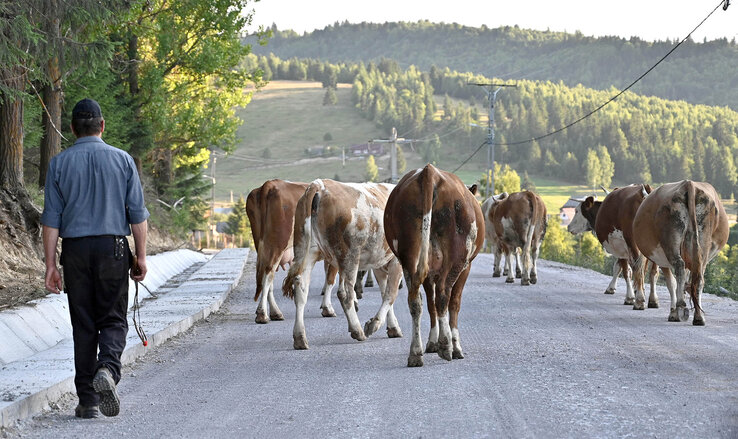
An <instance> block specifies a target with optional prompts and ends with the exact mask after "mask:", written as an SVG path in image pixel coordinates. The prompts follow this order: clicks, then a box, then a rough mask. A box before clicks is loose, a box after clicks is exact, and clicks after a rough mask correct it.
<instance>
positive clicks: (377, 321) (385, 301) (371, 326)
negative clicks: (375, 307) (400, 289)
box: [364, 261, 397, 337]
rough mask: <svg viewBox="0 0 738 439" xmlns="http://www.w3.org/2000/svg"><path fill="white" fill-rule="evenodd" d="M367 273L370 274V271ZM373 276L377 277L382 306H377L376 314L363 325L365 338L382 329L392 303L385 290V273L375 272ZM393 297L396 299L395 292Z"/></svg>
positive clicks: (387, 291) (389, 294)
mask: <svg viewBox="0 0 738 439" xmlns="http://www.w3.org/2000/svg"><path fill="white" fill-rule="evenodd" d="M393 262H395V261H393ZM367 272H368V273H371V272H370V271H367ZM375 276H376V277H377V283H379V290H380V291H381V292H382V304H381V305H380V306H379V311H377V314H375V315H374V317H372V318H370V319H369V320H368V321H367V322H366V323H365V324H364V335H366V336H367V337H369V336H371V335H372V334H374V333H375V332H377V331H378V330H379V328H381V327H382V324H384V320H385V319H386V318H387V313H388V312H389V309H390V306H391V304H390V302H392V301H394V300H393V299H392V297H391V293H390V291H389V290H388V289H387V272H386V271H385V270H383V269H379V270H375ZM395 297H397V292H395Z"/></svg>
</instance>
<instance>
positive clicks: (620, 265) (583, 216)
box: [567, 185, 659, 308]
mask: <svg viewBox="0 0 738 439" xmlns="http://www.w3.org/2000/svg"><path fill="white" fill-rule="evenodd" d="M646 187H648V191H650V190H651V189H650V186H647V185H646V186H644V187H643V190H644V191H646ZM615 189H617V188H615ZM608 194H610V192H608ZM574 201H578V200H574ZM600 206H602V201H598V200H596V199H595V197H587V198H585V199H584V200H582V201H580V203H579V205H578V206H577V207H576V209H575V213H574V217H573V218H572V220H571V222H570V223H569V226H568V227H567V230H568V231H569V233H571V234H573V235H577V234H580V233H584V232H590V231H591V232H594V231H595V227H596V220H597V215H598V213H599V210H600ZM631 223H632V221H631ZM595 236H596V234H595ZM646 266H647V267H648V262H647V265H646ZM621 272H623V273H624V274H623V277H624V278H625V283H626V288H627V290H628V293H627V294H626V301H625V304H626V305H632V304H633V301H634V300H633V299H634V298H635V295H634V294H633V287H632V285H631V283H630V276H631V274H632V271H631V269H630V266H629V264H628V260H627V259H617V260H616V261H615V263H614V264H613V266H612V280H611V281H610V284H609V285H608V286H607V289H606V290H605V294H615V291H616V288H617V281H618V276H620V273H621ZM657 274H658V267H657V266H656V265H655V264H653V263H651V269H650V274H649V279H650V284H651V292H650V295H649V297H648V307H649V308H658V307H659V301H658V297H657V295H656V276H657ZM628 297H630V298H631V300H630V301H629V300H628Z"/></svg>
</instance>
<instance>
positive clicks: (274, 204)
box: [246, 179, 336, 323]
mask: <svg viewBox="0 0 738 439" xmlns="http://www.w3.org/2000/svg"><path fill="white" fill-rule="evenodd" d="M307 186H308V184H307V183H299V182H289V181H285V180H276V179H275V180H269V181H267V182H265V183H264V184H263V185H261V186H260V187H258V188H256V189H254V190H252V191H251V192H250V193H249V195H248V198H247V199H246V215H247V216H248V217H249V222H250V223H251V233H252V235H253V237H254V246H255V247H256V252H257V255H256V294H255V295H254V300H255V301H258V302H259V304H258V305H257V307H256V323H267V322H269V320H270V319H271V320H284V316H283V315H282V312H281V311H280V310H279V307H278V306H277V302H276V301H275V299H274V273H275V272H276V271H277V270H278V269H279V267H282V269H283V270H286V269H287V266H288V265H289V264H290V263H291V262H292V259H293V258H294V253H293V249H292V230H293V225H294V219H295V207H296V206H297V200H299V199H300V197H301V196H302V195H303V194H304V193H305V189H306V188H307ZM325 268H326V284H325V286H324V288H323V291H324V293H326V292H327V295H328V297H330V292H331V290H332V288H333V283H334V282H335V278H336V270H335V268H332V267H330V266H328V265H326V267H325ZM267 307H268V311H269V316H267ZM334 316H335V314H334Z"/></svg>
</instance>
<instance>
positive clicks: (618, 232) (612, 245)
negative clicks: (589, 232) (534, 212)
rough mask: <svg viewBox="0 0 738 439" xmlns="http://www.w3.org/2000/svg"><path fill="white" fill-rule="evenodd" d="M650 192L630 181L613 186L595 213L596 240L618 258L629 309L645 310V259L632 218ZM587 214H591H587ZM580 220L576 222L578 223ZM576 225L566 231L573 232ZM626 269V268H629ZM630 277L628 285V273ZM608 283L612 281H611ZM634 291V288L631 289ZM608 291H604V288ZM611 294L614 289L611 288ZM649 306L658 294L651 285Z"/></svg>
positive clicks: (585, 205)
mask: <svg viewBox="0 0 738 439" xmlns="http://www.w3.org/2000/svg"><path fill="white" fill-rule="evenodd" d="M650 192H651V186H649V185H647V184H645V185H644V184H637V185H636V184H634V185H630V186H625V187H621V188H615V189H613V190H612V192H610V193H609V194H608V195H607V196H606V197H605V199H604V200H603V201H602V204H601V205H600V207H599V209H598V210H597V213H596V219H595V227H594V232H595V235H596V236H597V239H598V240H599V241H600V243H601V244H602V246H603V247H604V248H605V251H607V252H608V253H609V254H611V255H613V256H615V257H616V258H618V263H619V265H620V270H617V271H621V270H622V272H623V276H624V277H625V283H626V288H627V291H626V294H625V301H624V304H625V305H633V309H638V310H642V309H645V303H646V296H645V292H644V278H645V267H646V259H645V258H644V257H643V255H642V254H641V252H640V251H639V250H638V246H637V245H636V243H635V241H634V239H633V218H634V217H635V214H636V211H637V210H638V207H639V206H640V205H641V202H643V199H644V196H645V195H647V194H648V193H650ZM590 208H591V207H590V205H589V203H587V201H586V200H585V202H584V203H582V204H581V205H580V206H579V208H578V209H579V210H582V209H584V210H589V209H590ZM588 216H590V217H591V216H592V214H591V213H588ZM580 223H581V221H579V222H578V224H580ZM577 230H578V229H577V226H576V225H575V226H572V227H570V228H569V231H573V232H576V231H577ZM629 268H630V269H629ZM615 274H616V269H615V268H613V279H615V278H616V276H615ZM631 274H632V277H633V285H631V281H630V277H631V276H630V275H631ZM611 285H612V281H611ZM634 290H635V291H634ZM605 292H606V293H608V292H609V288H608V290H606V291H605ZM612 292H613V293H614V292H615V291H614V288H613V290H612ZM648 307H649V308H658V297H657V296H656V290H655V288H653V287H652V288H651V294H650V296H649V299H648Z"/></svg>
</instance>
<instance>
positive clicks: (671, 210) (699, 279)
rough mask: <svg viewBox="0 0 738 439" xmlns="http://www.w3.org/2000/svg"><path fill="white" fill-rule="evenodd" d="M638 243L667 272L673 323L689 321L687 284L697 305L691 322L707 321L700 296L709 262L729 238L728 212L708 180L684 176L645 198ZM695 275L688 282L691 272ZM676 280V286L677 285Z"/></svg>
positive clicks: (637, 220) (635, 224) (636, 226)
mask: <svg viewBox="0 0 738 439" xmlns="http://www.w3.org/2000/svg"><path fill="white" fill-rule="evenodd" d="M633 233H634V235H635V242H636V244H637V245H638V248H639V249H640V250H641V252H642V253H643V254H644V255H646V257H648V258H649V259H650V260H652V261H653V262H655V263H656V264H658V265H659V266H660V267H661V268H662V270H663V269H664V268H666V269H668V270H671V271H673V272H674V275H676V280H675V279H674V276H673V275H672V274H671V272H669V271H666V270H664V277H665V279H666V283H667V287H668V288H669V294H670V296H671V310H670V312H669V321H670V322H678V321H686V320H688V319H689V310H688V309H687V304H686V302H685V300H684V292H685V288H686V289H687V290H688V291H689V295H690V297H691V298H692V304H693V305H694V318H693V319H692V324H694V325H699V326H701V325H704V324H705V316H704V312H703V310H702V302H701V298H700V295H701V294H702V288H703V287H704V283H705V282H704V274H705V267H707V263H708V262H710V260H712V258H714V257H715V255H717V254H718V252H719V251H720V250H721V249H722V248H723V246H725V243H726V242H728V234H729V227H728V216H727V215H726V214H725V209H724V208H723V204H722V202H721V201H720V197H719V196H718V194H717V192H716V191H715V189H714V188H713V187H712V185H710V184H709V183H703V182H696V181H690V180H683V181H681V182H677V183H667V184H664V185H663V186H661V187H659V188H658V189H656V190H654V191H653V192H651V194H650V195H648V196H647V197H646V199H645V200H643V203H641V206H640V207H639V208H638V212H637V213H636V215H635V219H634V220H633ZM688 270H689V272H690V273H691V277H690V280H689V284H688V285H687V286H686V287H685V283H686V281H687V272H688ZM675 282H676V285H674V284H675Z"/></svg>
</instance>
